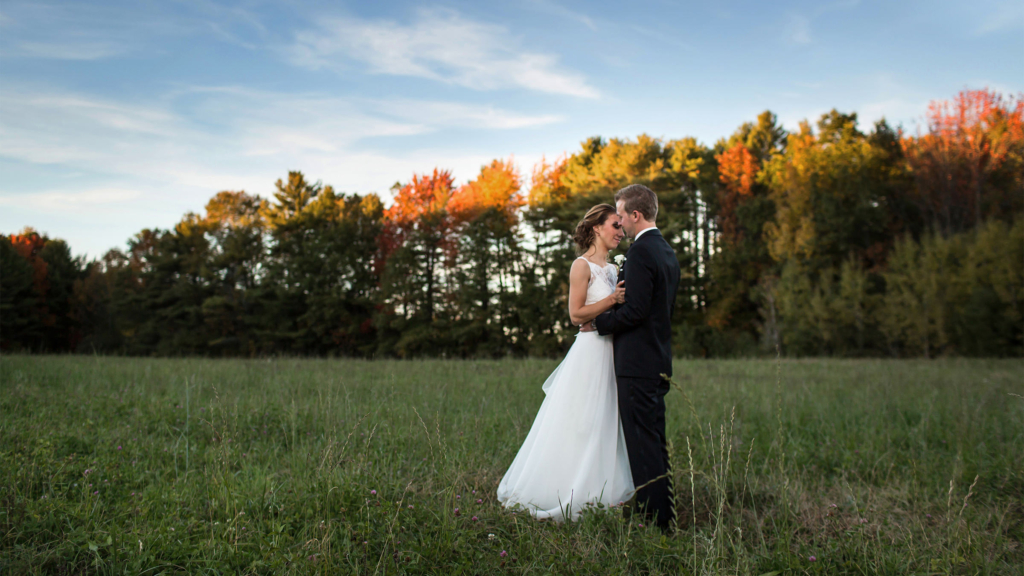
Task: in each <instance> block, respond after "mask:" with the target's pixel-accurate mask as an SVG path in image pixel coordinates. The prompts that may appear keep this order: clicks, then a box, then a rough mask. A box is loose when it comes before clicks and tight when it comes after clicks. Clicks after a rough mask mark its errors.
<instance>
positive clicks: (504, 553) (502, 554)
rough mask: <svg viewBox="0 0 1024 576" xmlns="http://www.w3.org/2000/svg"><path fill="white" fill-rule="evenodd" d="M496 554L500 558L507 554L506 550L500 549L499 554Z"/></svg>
mask: <svg viewBox="0 0 1024 576" xmlns="http://www.w3.org/2000/svg"><path fill="white" fill-rule="evenodd" d="M498 556H501V557H502V558H504V557H505V556H508V552H505V551H504V550H502V551H501V554H498Z"/></svg>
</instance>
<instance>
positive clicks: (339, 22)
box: [289, 10, 599, 98]
mask: <svg viewBox="0 0 1024 576" xmlns="http://www.w3.org/2000/svg"><path fill="white" fill-rule="evenodd" d="M289 54H290V56H291V60H292V62H294V63H296V64H298V65H301V66H304V67H308V68H313V69H319V68H328V69H335V70H342V69H344V67H345V65H346V63H347V62H348V61H358V62H363V63H365V64H366V65H368V66H369V70H370V72H371V73H375V74H389V75H397V76H414V77H419V78H428V79H431V80H437V81H440V82H446V83H450V84H456V85H459V86H465V87H468V88H472V89H475V90H495V89H500V88H508V87H518V88H525V89H528V90H534V91H538V92H547V93H552V94H564V95H568V96H577V97H582V98H597V97H598V96H599V93H598V91H597V89H595V88H594V87H592V86H590V85H589V84H588V83H587V81H586V79H585V78H584V77H583V76H582V75H580V74H578V73H575V72H571V71H566V70H562V69H560V68H559V67H558V59H557V58H556V57H555V56H552V55H549V54H542V53H538V52H530V51H527V50H524V49H521V48H520V47H519V41H518V40H517V39H516V38H515V37H514V36H513V35H512V34H511V33H510V32H509V31H508V30H507V29H506V28H505V27H503V26H497V25H493V24H484V23H480V22H474V21H471V20H467V19H465V18H462V17H461V16H459V15H458V14H457V13H455V12H450V11H430V10H423V11H420V12H419V14H418V18H417V19H416V21H415V22H414V23H412V24H410V25H403V24H399V23H396V22H393V21H388V20H373V21H369V20H358V19H352V18H334V19H326V20H324V21H322V22H321V23H320V25H319V26H318V27H317V28H315V29H312V30H306V31H303V32H300V33H299V34H297V36H296V40H295V43H294V45H292V46H291V47H290V48H289Z"/></svg>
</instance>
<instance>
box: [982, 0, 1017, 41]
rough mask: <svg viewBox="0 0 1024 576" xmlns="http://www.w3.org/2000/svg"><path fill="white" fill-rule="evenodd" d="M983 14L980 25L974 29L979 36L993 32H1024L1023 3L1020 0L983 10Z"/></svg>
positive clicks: (1000, 3) (1001, 3)
mask: <svg viewBox="0 0 1024 576" xmlns="http://www.w3.org/2000/svg"><path fill="white" fill-rule="evenodd" d="M982 13H983V14H984V16H983V18H982V21H981V23H980V24H979V25H978V26H977V27H976V28H975V29H974V33H975V34H976V35H979V36H984V35H986V34H992V33H995V32H1005V31H1007V30H1016V31H1017V32H1018V33H1022V32H1024V3H1021V2H1020V0H1010V1H1009V2H999V3H998V4H996V5H995V6H993V7H992V8H991V9H989V10H983V11H982Z"/></svg>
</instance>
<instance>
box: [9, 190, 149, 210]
mask: <svg viewBox="0 0 1024 576" xmlns="http://www.w3.org/2000/svg"><path fill="white" fill-rule="evenodd" d="M141 195H142V194H141V193H140V192H139V191H138V190H127V189H120V188H93V189H88V190H81V191H75V192H64V191H48V192H33V193H31V194H15V195H10V196H7V195H4V196H0V206H14V205H18V206H29V207H31V208H34V209H36V210H39V211H45V212H79V211H82V210H105V209H106V208H107V207H108V206H109V205H111V204H121V203H124V202H128V201H131V200H135V199H136V198H139V197H140V196H141Z"/></svg>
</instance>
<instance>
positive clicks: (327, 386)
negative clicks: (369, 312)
mask: <svg viewBox="0 0 1024 576" xmlns="http://www.w3.org/2000/svg"><path fill="white" fill-rule="evenodd" d="M555 365H556V362H554V361H550V360H503V361H444V360H423V361H358V360H197V359H139V358H135V359H130V358H102V357H84V356H9V355H5V356H3V357H2V358H0V386H2V388H0V394H2V395H0V477H2V481H0V501H2V510H0V514H2V516H0V529H2V535H3V536H2V538H3V539H2V544H0V547H2V549H0V554H2V555H0V571H2V572H3V573H5V574H22V573H56V574H69V573H95V574H115V573H116V574H141V573H145V574H159V573H180V574H184V573H190V574H199V573H264V574H269V573H275V574H276V573H310V574H312V573H322V574H355V573H358V574H375V573H381V574H444V575H446V576H448V575H455V574H491V573H520V574H527V573H529V574H548V573H554V574H755V575H758V574H768V573H770V574H1021V573H1022V566H1024V398H1022V397H1020V396H1016V395H1024V363H1022V362H1021V361H985V360H977V361H967V360H938V361H882V360H788V361H787V360H783V361H781V362H775V361H765V360H749V361H742V360H737V361H679V362H677V364H676V367H675V370H676V381H677V383H678V386H677V387H676V389H675V390H673V391H672V392H671V393H670V394H669V396H668V397H667V402H668V408H669V419H668V431H669V437H670V439H671V454H672V457H673V466H674V481H675V486H676V505H677V509H678V511H679V529H678V531H676V532H675V533H674V534H672V535H670V536H665V535H663V534H662V533H661V532H659V531H657V530H656V529H651V528H647V527H641V526H640V522H639V521H637V520H636V519H633V520H627V519H624V518H623V515H622V513H621V511H620V510H619V509H617V508H613V509H610V510H607V509H601V510H594V511H593V512H592V513H591V512H588V513H586V514H585V515H584V516H583V518H582V519H581V520H580V521H579V522H576V523H568V524H553V523H549V522H538V521H535V520H533V519H532V518H530V517H529V516H528V515H525V514H523V513H519V514H513V513H512V512H510V511H506V510H504V509H502V508H501V507H500V506H498V505H497V504H496V502H495V494H494V493H495V489H496V487H497V484H498V481H499V479H500V478H501V476H502V474H503V473H504V471H505V468H506V467H507V466H508V465H509V464H510V463H511V461H512V458H513V456H514V455H515V453H516V450H517V449H518V447H519V443H520V442H521V441H522V440H523V438H524V437H525V436H526V433H527V431H528V430H529V427H530V424H531V422H532V420H533V416H534V414H535V413H536V410H537V408H538V406H539V405H540V402H541V400H542V397H543V393H542V392H541V389H540V386H541V384H542V383H543V381H544V378H545V377H546V376H547V374H548V373H549V372H550V371H551V370H552V369H553V368H554V367H555Z"/></svg>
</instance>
